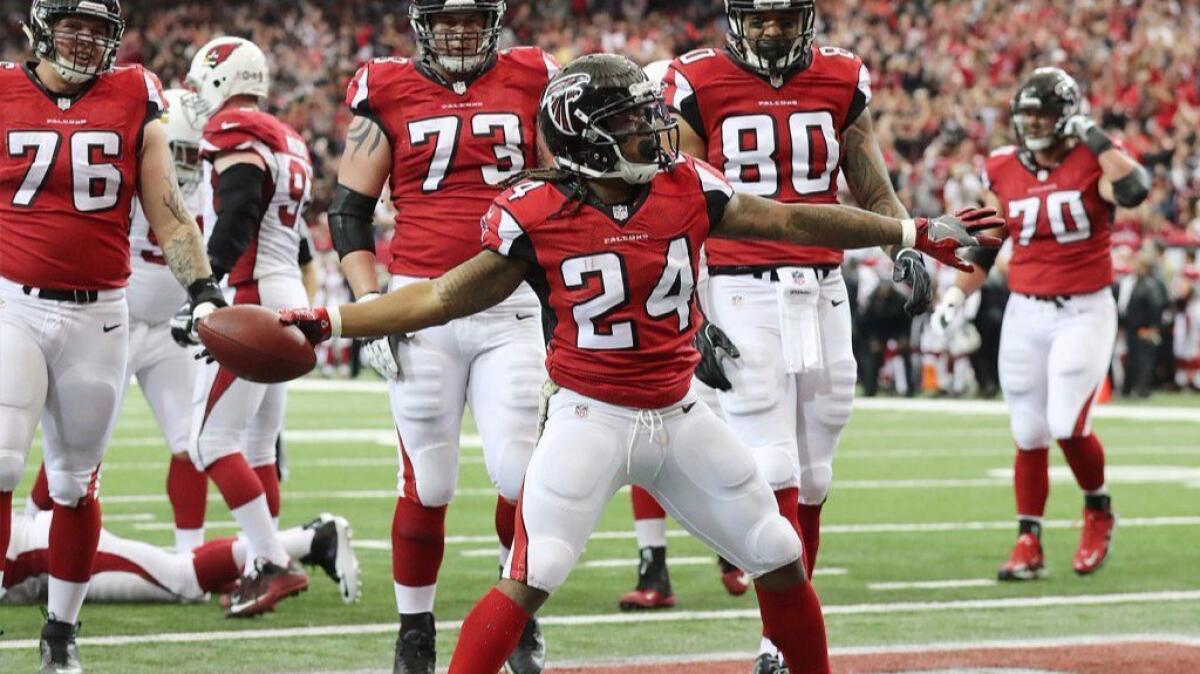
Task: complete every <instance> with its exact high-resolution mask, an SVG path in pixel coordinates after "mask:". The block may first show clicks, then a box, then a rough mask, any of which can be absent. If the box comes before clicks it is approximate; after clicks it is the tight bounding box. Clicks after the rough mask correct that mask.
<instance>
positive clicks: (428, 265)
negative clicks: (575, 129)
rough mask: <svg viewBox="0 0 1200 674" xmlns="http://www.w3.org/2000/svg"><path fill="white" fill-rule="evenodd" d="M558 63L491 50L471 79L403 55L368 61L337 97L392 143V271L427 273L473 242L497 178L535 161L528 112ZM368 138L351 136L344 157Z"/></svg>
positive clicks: (447, 264)
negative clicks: (444, 74)
mask: <svg viewBox="0 0 1200 674" xmlns="http://www.w3.org/2000/svg"><path fill="white" fill-rule="evenodd" d="M557 70H558V65H557V64H556V63H555V62H554V59H552V58H551V57H550V56H549V55H548V54H546V53H545V52H543V51H542V50H541V49H537V48H536V47H517V48H513V49H507V50H504V51H501V52H500V53H499V54H497V56H496V58H495V60H494V61H493V62H492V63H491V65H490V66H488V67H486V68H485V69H484V71H483V72H482V73H480V74H479V75H478V76H477V77H475V79H473V80H471V81H470V82H460V83H454V84H452V83H449V82H446V81H444V80H442V79H441V78H439V77H438V76H437V75H434V74H433V73H432V72H430V71H429V70H428V69H427V68H426V67H425V66H424V65H422V64H420V63H419V62H416V61H411V60H409V59H405V58H382V59H375V60H373V61H369V62H367V63H366V64H365V65H364V66H362V68H360V69H359V71H358V74H356V75H355V76H354V79H353V80H351V82H350V86H349V89H348V91H347V92H346V104H347V105H349V106H350V109H351V110H352V111H353V112H354V113H355V114H356V115H359V116H363V117H368V118H370V119H373V120H375V122H376V123H377V124H379V126H380V127H381V128H382V129H383V131H384V133H386V134H387V140H386V141H384V142H388V143H390V144H391V147H392V170H391V177H390V179H389V180H390V185H389V186H390V188H391V195H392V204H393V206H395V208H396V231H395V234H394V235H393V237H392V244H391V253H392V262H391V263H390V264H389V266H388V268H389V271H391V272H392V273H393V274H402V275H405V276H420V277H434V276H439V275H441V274H442V273H444V272H446V271H448V270H450V269H452V268H454V267H455V266H457V265H458V264H459V263H461V262H464V261H466V260H468V259H470V258H471V257H474V256H475V255H476V254H477V253H478V252H479V218H480V216H482V215H483V214H484V212H485V211H487V209H488V206H489V205H490V204H491V203H492V200H493V199H495V198H496V197H497V196H498V195H499V194H500V192H501V191H502V188H501V183H503V182H504V181H505V180H507V179H509V178H511V177H512V176H515V175H516V174H518V173H520V172H521V171H522V170H525V169H527V168H533V167H535V166H537V155H536V146H537V143H536V138H537V131H536V128H537V112H538V105H539V103H540V99H541V95H542V90H543V89H545V87H546V84H547V82H549V79H550V77H551V76H552V75H553V74H554V73H555V72H557ZM376 142H378V140H377V139H373V138H370V137H369V135H368V137H365V138H361V139H356V138H354V137H351V138H350V139H349V142H348V143H347V147H346V149H345V156H346V158H347V159H348V160H349V161H351V162H353V160H354V156H355V154H356V153H358V152H362V153H365V152H367V151H370V150H371V149H372V145H373V144H374V143H376Z"/></svg>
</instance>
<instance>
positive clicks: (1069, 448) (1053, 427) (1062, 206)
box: [934, 68, 1150, 580]
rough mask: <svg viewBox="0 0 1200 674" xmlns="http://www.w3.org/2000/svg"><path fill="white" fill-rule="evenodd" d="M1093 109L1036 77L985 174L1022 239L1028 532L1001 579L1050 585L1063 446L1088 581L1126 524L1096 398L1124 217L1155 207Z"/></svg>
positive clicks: (1007, 391) (1009, 348)
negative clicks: (1113, 494) (1012, 137)
mask: <svg viewBox="0 0 1200 674" xmlns="http://www.w3.org/2000/svg"><path fill="white" fill-rule="evenodd" d="M1082 100H1083V96H1082V93H1081V92H1080V89H1079V85H1078V84H1077V83H1076V82H1075V80H1074V78H1072V77H1071V76H1070V75H1068V74H1067V73H1066V72H1064V71H1062V70H1060V69H1058V68H1038V69H1037V70H1035V71H1034V72H1033V74H1032V75H1030V76H1029V78H1028V79H1027V80H1025V82H1024V83H1023V84H1022V85H1021V87H1020V88H1019V89H1018V90H1017V93H1016V95H1015V96H1014V97H1013V99H1012V122H1013V130H1014V131H1015V133H1016V136H1017V141H1018V145H1017V146H1016V147H1012V146H1010V147H1004V148H1000V149H998V150H996V151H994V152H992V154H991V156H990V157H988V160H987V164H986V165H985V167H984V176H983V180H984V185H985V186H986V188H987V189H988V192H987V193H986V194H985V199H984V201H985V203H986V204H987V205H988V206H991V207H995V208H996V209H997V210H998V211H999V212H1002V213H1006V214H1007V215H1008V234H1009V236H1010V237H1011V238H1012V240H1013V253H1012V259H1011V261H1010V262H1009V268H1008V282H1009V287H1010V289H1011V290H1012V293H1013V294H1012V297H1011V299H1009V301H1008V306H1007V307H1006V308H1005V312H1004V323H1003V326H1002V328H1001V332H1000V364H999V367H1000V387H1001V389H1002V390H1003V391H1004V399H1005V401H1007V402H1008V408H1009V412H1010V415H1011V419H1010V421H1011V428H1012V435H1013V440H1014V442H1015V443H1016V446H1017V457H1016V464H1015V467H1014V473H1013V487H1014V489H1015V491H1016V503H1017V523H1018V535H1017V544H1016V547H1015V548H1014V549H1013V552H1012V556H1011V557H1010V559H1009V560H1008V562H1006V563H1005V564H1004V565H1003V566H1001V567H1000V570H999V574H998V575H999V578H1000V580H1032V579H1035V578H1042V577H1044V576H1045V575H1046V572H1047V571H1046V567H1045V559H1044V557H1043V555H1042V544H1041V534H1042V514H1043V513H1044V512H1045V508H1046V499H1047V497H1048V496H1049V493H1050V478H1049V475H1048V472H1047V470H1048V469H1047V461H1048V458H1047V457H1048V455H1049V449H1048V448H1049V445H1050V440H1051V439H1053V440H1055V441H1057V442H1058V446H1059V447H1061V448H1062V451H1063V454H1064V455H1065V456H1066V459H1067V464H1068V465H1069V466H1070V467H1071V471H1072V472H1073V473H1074V474H1075V480H1076V482H1078V483H1079V487H1080V489H1082V490H1083V492H1084V497H1083V500H1084V508H1083V533H1082V535H1081V537H1080V540H1079V548H1078V549H1077V550H1076V552H1075V560H1074V568H1075V572H1076V573H1078V574H1081V575H1083V574H1089V573H1092V572H1093V571H1095V570H1096V569H1098V568H1099V567H1100V565H1101V564H1103V563H1104V560H1105V559H1106V558H1107V556H1108V551H1109V546H1110V544H1111V542H1112V534H1113V529H1114V528H1115V527H1116V524H1117V519H1116V516H1115V515H1114V514H1113V511H1112V503H1111V499H1110V498H1109V494H1108V488H1107V486H1106V485H1105V483H1104V448H1103V446H1102V445H1101V444H1100V440H1099V439H1098V438H1097V437H1096V435H1095V433H1093V432H1092V427H1091V412H1092V400H1093V398H1094V396H1095V393H1096V389H1097V388H1098V387H1099V386H1100V384H1101V382H1102V381H1103V380H1104V377H1105V376H1107V373H1108V366H1109V363H1110V362H1111V361H1112V349H1113V342H1114V340H1115V338H1116V329H1117V311H1116V305H1115V302H1114V300H1113V295H1112V292H1111V290H1110V286H1111V285H1112V282H1113V265H1112V255H1111V244H1110V243H1109V233H1110V231H1111V229H1112V224H1113V214H1114V212H1115V210H1116V207H1118V206H1120V207H1122V208H1133V207H1135V206H1137V205H1138V204H1140V203H1142V201H1144V200H1145V198H1146V195H1147V194H1148V193H1149V189H1150V176H1149V174H1148V173H1147V171H1146V170H1145V169H1144V168H1142V166H1141V165H1139V164H1138V163H1137V161H1136V160H1134V159H1133V158H1132V157H1131V156H1130V155H1129V154H1128V153H1126V152H1125V151H1124V150H1123V149H1122V148H1120V147H1119V146H1117V145H1115V144H1114V143H1113V141H1112V139H1110V138H1109V137H1108V135H1107V134H1105V133H1104V132H1103V131H1102V130H1101V129H1100V128H1099V127H1098V126H1097V125H1096V123H1095V122H1093V121H1092V120H1091V119H1089V118H1088V117H1086V116H1084V115H1083V114H1081V108H1080V106H1081V102H1082ZM994 260H995V254H994V252H990V251H983V252H982V253H980V254H978V255H976V256H975V261H976V262H977V263H978V264H979V269H978V270H976V271H975V272H972V273H970V274H960V275H959V277H958V281H957V284H956V285H955V286H954V287H953V288H951V289H950V290H949V292H947V293H946V295H945V296H944V297H943V298H942V300H941V302H940V303H939V305H938V308H937V310H936V311H935V312H934V323H935V325H939V326H942V327H943V328H944V327H945V326H948V325H950V324H951V323H953V322H954V320H955V318H956V317H957V315H958V314H959V312H961V310H962V305H963V302H964V300H965V298H966V296H967V295H969V294H971V293H973V292H975V291H976V290H978V289H979V288H980V287H981V286H982V285H983V282H984V280H985V279H986V277H987V270H988V269H989V268H991V266H992V263H993V261H994Z"/></svg>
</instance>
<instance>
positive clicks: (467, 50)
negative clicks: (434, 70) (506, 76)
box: [408, 0, 507, 74]
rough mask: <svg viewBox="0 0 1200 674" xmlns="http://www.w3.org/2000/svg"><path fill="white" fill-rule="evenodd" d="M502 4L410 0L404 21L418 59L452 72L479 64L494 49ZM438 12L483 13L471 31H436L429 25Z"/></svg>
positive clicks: (471, 0)
mask: <svg viewBox="0 0 1200 674" xmlns="http://www.w3.org/2000/svg"><path fill="white" fill-rule="evenodd" d="M506 7H507V5H506V4H505V2H504V0H413V1H412V4H411V5H409V7H408V21H409V23H411V24H412V27H413V31H414V32H415V33H416V34H417V46H418V47H419V48H420V53H421V58H422V60H425V61H433V62H436V63H437V64H438V65H439V66H441V67H442V68H444V69H446V70H447V71H449V72H451V73H453V74H469V73H472V72H474V71H476V70H478V69H479V68H481V67H483V65H484V64H486V63H487V62H488V59H489V58H491V56H492V55H493V54H495V53H496V49H497V48H498V45H499V42H500V30H501V21H502V20H503V19H504V11H505V9H506ZM439 14H483V15H484V25H483V28H482V29H481V30H478V31H474V32H464V33H449V32H443V33H437V32H434V30H433V27H434V26H435V25H437V17H438V15H439ZM455 42H456V43H458V44H457V45H454V44H452V43H455ZM455 52H459V53H455Z"/></svg>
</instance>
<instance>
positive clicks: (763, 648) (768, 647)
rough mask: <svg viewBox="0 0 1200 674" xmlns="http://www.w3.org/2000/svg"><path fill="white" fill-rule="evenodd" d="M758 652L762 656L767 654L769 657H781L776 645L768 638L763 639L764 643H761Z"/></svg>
mask: <svg viewBox="0 0 1200 674" xmlns="http://www.w3.org/2000/svg"><path fill="white" fill-rule="evenodd" d="M758 652H759V654H760V655H761V654H763V653H766V654H767V655H774V656H776V657H778V656H779V649H778V648H776V647H775V644H774V643H772V642H771V640H770V639H768V638H766V637H763V638H762V641H761V642H759V644H758Z"/></svg>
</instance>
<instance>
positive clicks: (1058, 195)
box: [983, 144, 1116, 295]
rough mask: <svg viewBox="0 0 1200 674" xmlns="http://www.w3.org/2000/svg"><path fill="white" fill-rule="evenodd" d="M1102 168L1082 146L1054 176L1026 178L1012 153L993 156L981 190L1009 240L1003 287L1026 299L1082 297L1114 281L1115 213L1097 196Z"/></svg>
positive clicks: (1041, 173)
mask: <svg viewBox="0 0 1200 674" xmlns="http://www.w3.org/2000/svg"><path fill="white" fill-rule="evenodd" d="M1100 176H1101V170H1100V162H1099V160H1098V159H1097V158H1096V155H1094V154H1092V152H1091V150H1088V149H1087V148H1086V147H1084V146H1083V144H1080V145H1077V146H1076V147H1075V149H1073V150H1071V152H1070V154H1068V155H1067V157H1066V159H1064V160H1063V162H1062V163H1061V164H1059V165H1058V166H1057V167H1055V168H1053V169H1048V170H1038V171H1037V172H1034V171H1031V170H1030V169H1029V168H1027V167H1026V166H1025V164H1023V163H1022V162H1021V159H1020V158H1019V157H1018V154H1017V149H1016V148H1015V147H1006V148H1001V149H999V150H996V151H995V152H993V153H992V154H991V156H990V157H988V160H987V163H986V164H985V166H984V175H983V180H984V185H985V186H986V187H987V188H988V189H990V190H991V191H992V192H993V193H995V195H996V196H997V197H999V198H1000V204H1001V212H1002V213H1006V214H1007V218H1008V231H1009V236H1011V237H1012V239H1013V253H1012V259H1011V261H1010V262H1009V264H1008V285H1009V287H1010V288H1012V289H1013V290H1014V291H1016V292H1019V293H1022V294H1025V295H1082V294H1086V293H1091V292H1095V291H1097V290H1100V289H1101V288H1104V287H1106V286H1109V285H1111V284H1112V282H1113V265H1112V253H1111V248H1112V244H1111V241H1110V236H1111V232H1112V225H1113V214H1114V213H1115V212H1116V207H1115V206H1113V205H1112V204H1110V203H1108V202H1107V201H1105V200H1104V199H1102V198H1101V197H1100Z"/></svg>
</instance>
